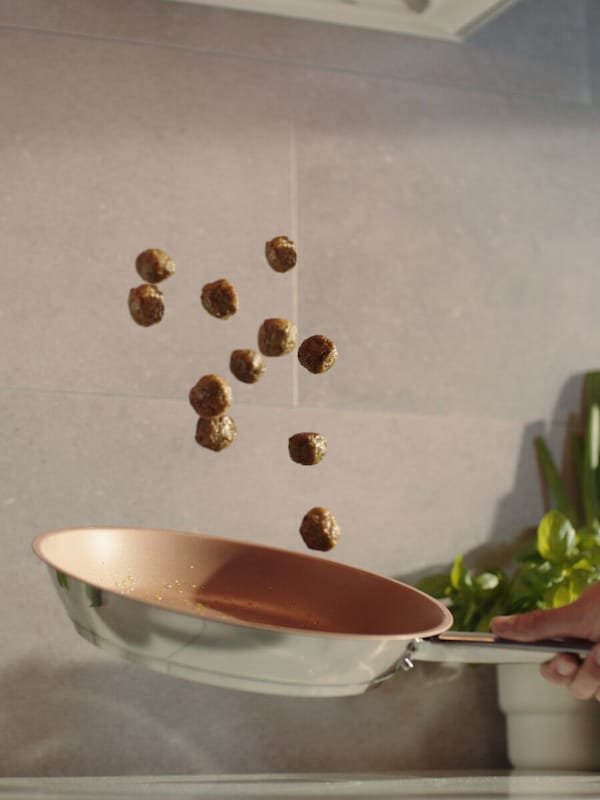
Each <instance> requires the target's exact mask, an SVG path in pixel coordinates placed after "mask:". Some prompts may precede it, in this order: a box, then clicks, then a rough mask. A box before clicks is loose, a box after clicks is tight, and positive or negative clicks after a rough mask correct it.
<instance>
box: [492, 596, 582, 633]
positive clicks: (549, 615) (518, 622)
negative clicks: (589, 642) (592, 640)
mask: <svg viewBox="0 0 600 800" xmlns="http://www.w3.org/2000/svg"><path fill="white" fill-rule="evenodd" d="M574 606H575V607H574ZM490 627H491V629H492V632H493V633H495V634H496V635H497V636H501V637H502V638H504V639H514V640H515V641H517V642H535V641H539V640H540V639H555V638H559V637H562V636H569V637H582V638H586V637H587V635H588V627H589V626H588V625H587V624H586V621H585V618H584V616H583V615H582V614H581V613H580V611H579V610H578V608H577V607H576V604H570V605H566V606H561V607H559V608H549V609H546V610H543V611H542V610H537V611H527V612H526V613H524V614H513V615H512V616H508V617H494V619H493V620H492V622H491V625H490Z"/></svg>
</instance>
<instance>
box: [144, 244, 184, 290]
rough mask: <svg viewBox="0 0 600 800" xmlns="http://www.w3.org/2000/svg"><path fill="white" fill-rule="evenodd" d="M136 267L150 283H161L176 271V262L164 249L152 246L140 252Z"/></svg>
mask: <svg viewBox="0 0 600 800" xmlns="http://www.w3.org/2000/svg"><path fill="white" fill-rule="evenodd" d="M135 268H136V269H137V271H138V273H139V274H140V276H141V277H142V278H143V279H144V280H145V281H148V283H160V282H161V281H164V280H165V279H166V278H169V277H170V276H171V275H172V274H173V273H174V272H175V262H174V261H173V259H172V258H171V257H170V256H168V255H167V254H166V253H165V252H164V250H158V249H157V248H151V249H150V250H144V252H143V253H140V254H139V256H138V257H137V258H136V260H135Z"/></svg>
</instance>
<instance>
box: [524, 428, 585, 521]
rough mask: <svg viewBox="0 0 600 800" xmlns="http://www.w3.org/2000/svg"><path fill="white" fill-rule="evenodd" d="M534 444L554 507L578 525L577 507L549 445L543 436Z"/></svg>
mask: <svg viewBox="0 0 600 800" xmlns="http://www.w3.org/2000/svg"><path fill="white" fill-rule="evenodd" d="M533 443H534V446H535V450H536V453H537V457H538V462H539V465H540V470H541V472H542V476H543V478H544V481H545V483H546V486H547V487H548V490H549V491H550V494H551V496H552V499H553V501H554V507H555V508H556V509H557V510H558V511H562V513H563V514H566V516H567V517H568V518H569V519H570V520H571V522H572V523H573V525H577V522H578V520H577V512H576V510H575V506H574V505H573V502H572V500H571V498H570V497H569V493H568V491H567V487H566V486H565V483H564V481H563V479H562V478H561V475H560V472H559V471H558V467H557V466H556V464H555V462H554V459H553V458H552V454H551V452H550V450H549V449H548V445H547V444H546V442H545V441H544V439H543V438H542V437H541V436H537V437H536V438H535V439H534V441H533Z"/></svg>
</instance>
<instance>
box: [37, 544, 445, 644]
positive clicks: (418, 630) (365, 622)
mask: <svg viewBox="0 0 600 800" xmlns="http://www.w3.org/2000/svg"><path fill="white" fill-rule="evenodd" d="M33 547H34V550H35V552H36V554H37V555H38V556H39V557H40V558H41V559H42V560H43V561H45V562H46V563H47V564H49V565H50V566H51V567H54V568H55V569H58V570H59V571H61V572H64V573H65V574H67V575H71V576H73V577H74V578H77V579H79V580H81V581H84V582H85V583H89V584H91V585H93V586H96V587H98V588H99V589H102V590H106V591H110V592H116V593H119V594H122V595H126V596H128V597H130V598H131V599H132V600H135V601H140V602H143V603H150V604H152V605H156V606H161V607H164V608H166V609H169V610H172V611H176V612H183V613H185V614H193V615H198V616H202V617H209V618H215V619H219V620H225V621H235V622H244V623H249V624H251V625H268V626H276V627H282V628H286V629H293V630H299V629H300V630H311V631H322V632H328V633H338V634H351V635H357V634H360V635H373V636H382V635H383V636H399V637H403V638H404V637H405V638H414V637H415V636H431V635H434V634H437V633H440V632H441V631H443V630H446V629H448V628H449V627H450V625H451V621H452V619H451V616H450V614H449V612H448V611H447V609H445V608H444V607H443V606H442V605H440V604H439V603H438V602H437V601H435V600H433V599H432V598H430V597H429V596H427V595H425V594H423V593H421V592H419V591H417V590H416V589H414V588H412V587H410V586H406V585H404V584H402V583H399V582H397V581H394V580H391V579H388V578H383V577H381V576H378V575H375V574H373V573H370V572H365V571H363V570H360V569H356V568H354V567H350V566H347V565H344V564H339V563H336V562H333V561H331V560H328V559H327V558H323V557H318V556H312V555H308V554H307V555H304V554H298V553H293V552H290V551H286V550H279V549H275V548H270V547H263V546H260V545H253V544H249V543H246V542H240V541H235V540H228V539H219V538H215V537H212V536H204V535H201V534H194V533H183V532H179V531H164V530H156V529H140V528H81V529H68V530H61V531H51V532H49V533H47V534H43V535H42V536H39V537H38V538H37V539H36V540H35V542H34V545H33Z"/></svg>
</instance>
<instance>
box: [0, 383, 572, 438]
mask: <svg viewBox="0 0 600 800" xmlns="http://www.w3.org/2000/svg"><path fill="white" fill-rule="evenodd" d="M13 393H14V394H25V395H34V396H35V395H37V396H56V397H73V398H85V397H88V398H94V399H97V398H108V399H110V400H127V401H129V400H133V401H144V402H161V403H162V402H164V403H179V404H181V405H182V406H183V405H185V406H187V405H188V401H187V399H185V398H181V397H167V396H161V395H150V394H125V393H115V392H108V391H105V392H102V391H84V390H81V389H80V390H78V389H37V388H34V387H29V386H6V385H0V394H13ZM239 405H240V406H243V407H244V408H263V409H279V410H290V409H296V410H299V411H310V412H313V411H317V412H324V413H327V412H335V414H360V415H362V416H368V417H371V416H382V417H399V416H400V417H420V418H428V419H453V420H468V421H469V422H473V421H480V422H485V423H492V424H500V425H505V424H509V425H514V424H520V425H529V424H530V423H531V420H527V419H522V418H520V417H510V416H473V415H466V414H459V413H457V414H442V413H438V412H434V411H414V410H412V411H411V410H406V409H401V408H398V409H390V408H383V409H372V408H361V407H357V408H352V407H349V408H346V407H340V406H331V405H323V406H319V405H315V406H313V405H306V406H297V407H296V406H291V405H283V404H281V403H273V404H265V403H248V402H243V403H240V404H239ZM540 421H541V422H543V424H545V425H547V426H548V427H561V428H567V427H568V425H569V420H568V418H565V419H564V420H560V419H557V420H552V419H548V420H540Z"/></svg>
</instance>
